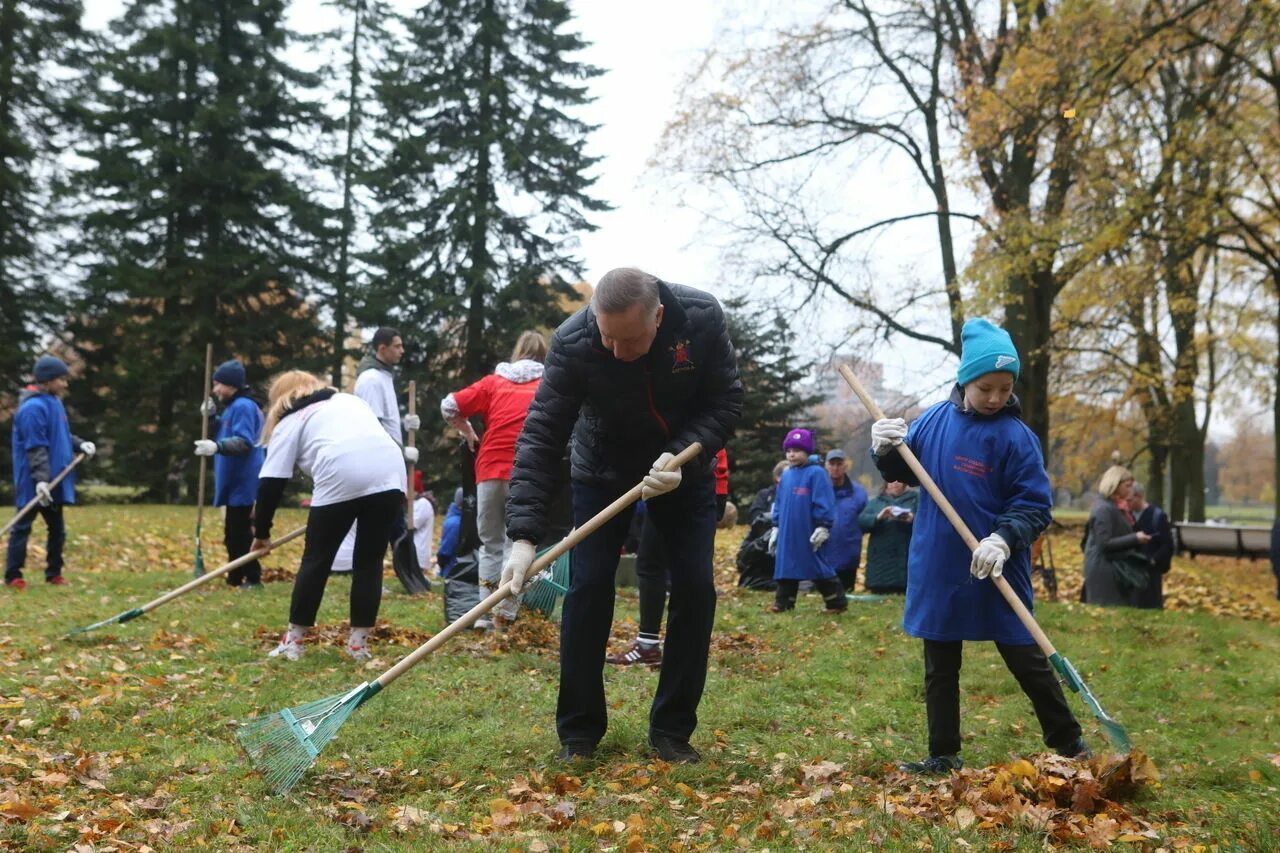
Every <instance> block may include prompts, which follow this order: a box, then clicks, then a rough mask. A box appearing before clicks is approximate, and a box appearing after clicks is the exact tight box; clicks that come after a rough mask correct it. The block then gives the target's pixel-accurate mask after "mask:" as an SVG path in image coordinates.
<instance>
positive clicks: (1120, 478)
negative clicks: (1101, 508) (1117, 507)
mask: <svg viewBox="0 0 1280 853" xmlns="http://www.w3.org/2000/svg"><path fill="white" fill-rule="evenodd" d="M1132 479H1133V474H1131V473H1130V472H1129V469H1128V468H1126V467H1124V466H1123V465H1112V466H1111V467H1110V468H1108V469H1107V470H1106V471H1104V472H1103V474H1102V479H1101V480H1099V481H1098V494H1100V495H1102V496H1103V497H1104V498H1106V499H1107V500H1111V496H1112V495H1114V494H1115V493H1116V489H1118V488H1120V484H1121V483H1123V482H1124V481H1125V480H1132Z"/></svg>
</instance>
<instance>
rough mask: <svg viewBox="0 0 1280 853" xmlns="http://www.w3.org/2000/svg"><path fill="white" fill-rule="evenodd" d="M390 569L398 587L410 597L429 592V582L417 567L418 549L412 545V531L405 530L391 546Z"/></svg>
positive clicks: (419, 567) (420, 568)
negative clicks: (393, 572) (398, 584)
mask: <svg viewBox="0 0 1280 853" xmlns="http://www.w3.org/2000/svg"><path fill="white" fill-rule="evenodd" d="M391 568H393V569H395V572H396V577H397V578H399V579H400V585H401V586H403V587H404V591H405V592H407V593H409V594H410V595H417V594H418V593H422V592H430V591H431V581H430V580H428V579H427V576H426V575H424V574H423V573H422V567H421V566H419V565H418V549H417V547H415V545H414V543H413V531H412V530H406V531H405V533H404V535H403V536H401V537H400V538H399V539H397V540H396V541H395V543H394V544H393V545H392V546H391Z"/></svg>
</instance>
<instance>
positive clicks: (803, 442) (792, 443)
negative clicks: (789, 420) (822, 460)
mask: <svg viewBox="0 0 1280 853" xmlns="http://www.w3.org/2000/svg"><path fill="white" fill-rule="evenodd" d="M793 447H794V448H796V449H798V450H803V451H804V452H805V453H812V452H813V433H811V432H809V430H807V429H793V430H790V431H788V432H787V437H786V438H784V439H783V440H782V450H783V452H784V453H785V452H786V451H788V450H790V449H791V448H793Z"/></svg>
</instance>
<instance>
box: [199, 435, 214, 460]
mask: <svg viewBox="0 0 1280 853" xmlns="http://www.w3.org/2000/svg"><path fill="white" fill-rule="evenodd" d="M217 452H218V442H216V441H214V440H213V439H211V438H197V439H196V456H212V455H213V454H215V453H217Z"/></svg>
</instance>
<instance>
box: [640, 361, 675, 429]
mask: <svg viewBox="0 0 1280 853" xmlns="http://www.w3.org/2000/svg"><path fill="white" fill-rule="evenodd" d="M644 391H645V394H646V395H647V396H648V398H649V414H651V415H653V419H654V420H655V421H657V422H658V426H660V427H662V434H663V435H665V436H666V437H667V438H671V427H669V426H667V422H666V420H665V419H663V417H662V415H660V414H658V407H657V405H656V404H655V403H654V402H653V375H652V374H651V373H649V368H648V367H646V368H645V369H644Z"/></svg>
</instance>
